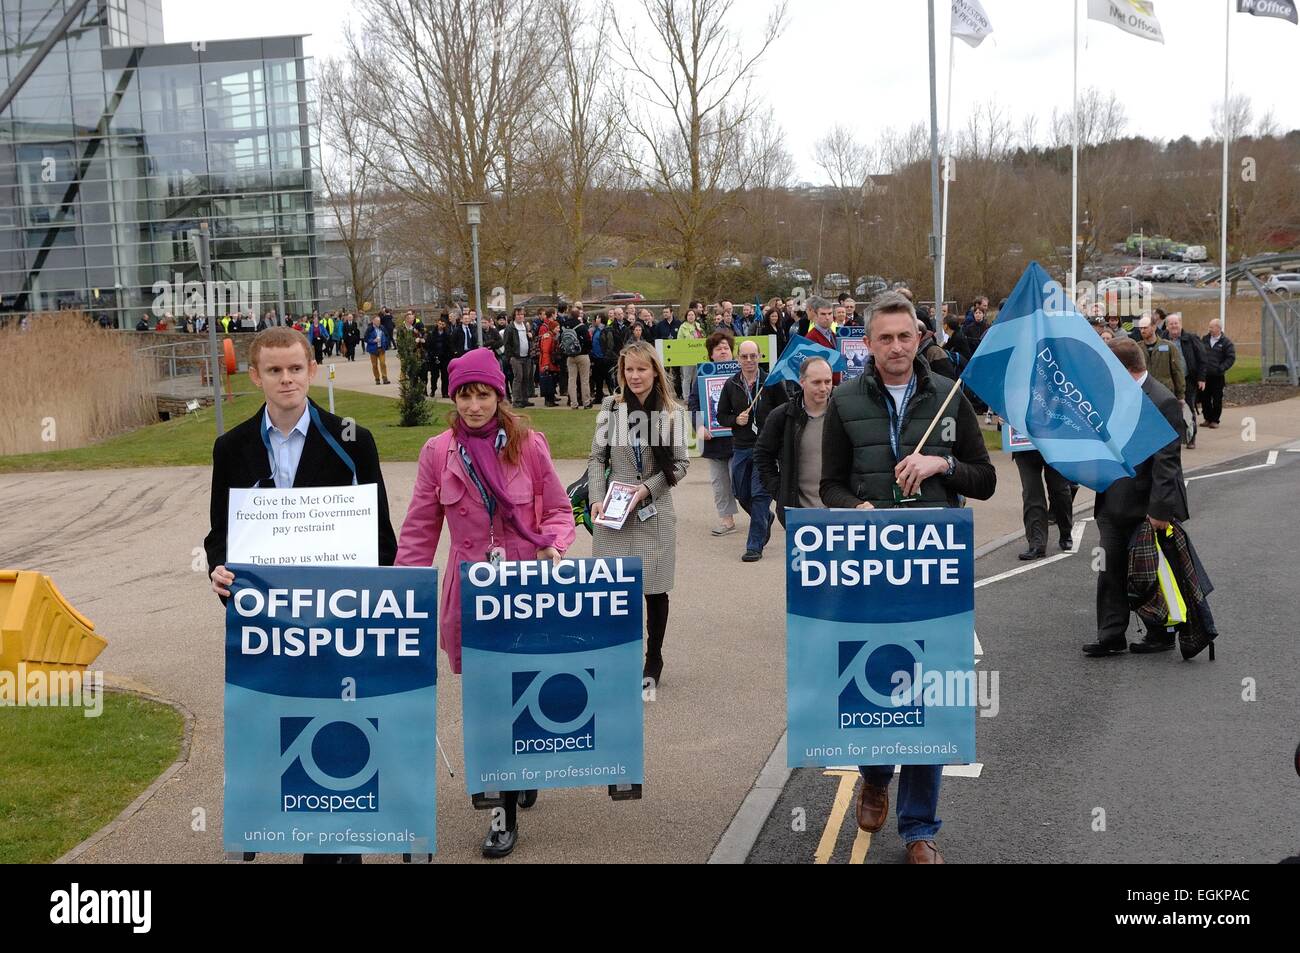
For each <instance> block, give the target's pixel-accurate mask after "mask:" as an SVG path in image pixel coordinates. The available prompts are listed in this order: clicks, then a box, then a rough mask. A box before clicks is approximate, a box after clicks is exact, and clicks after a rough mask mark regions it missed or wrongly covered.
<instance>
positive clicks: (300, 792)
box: [280, 718, 379, 814]
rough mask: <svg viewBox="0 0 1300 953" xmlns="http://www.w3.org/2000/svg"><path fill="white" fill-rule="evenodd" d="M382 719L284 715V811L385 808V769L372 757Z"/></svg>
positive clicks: (282, 735) (281, 750) (332, 812)
mask: <svg viewBox="0 0 1300 953" xmlns="http://www.w3.org/2000/svg"><path fill="white" fill-rule="evenodd" d="M378 735H379V719H378V718H360V719H357V720H356V721H346V720H339V721H335V720H331V719H329V718H281V719H280V798H281V808H280V809H281V810H282V811H285V812H289V813H295V814H297V813H304V814H335V813H371V812H374V811H378V810H379V768H378V767H377V766H375V765H374V764H373V763H372V761H373V757H374V750H375V743H376V741H377V739H378Z"/></svg>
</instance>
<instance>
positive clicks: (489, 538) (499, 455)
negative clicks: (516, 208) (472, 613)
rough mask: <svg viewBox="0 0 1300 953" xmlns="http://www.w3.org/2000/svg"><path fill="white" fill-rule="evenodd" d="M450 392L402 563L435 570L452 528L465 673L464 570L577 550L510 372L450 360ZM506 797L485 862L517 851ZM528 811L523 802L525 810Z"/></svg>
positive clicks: (448, 616) (454, 663) (455, 643)
mask: <svg viewBox="0 0 1300 953" xmlns="http://www.w3.org/2000/svg"><path fill="white" fill-rule="evenodd" d="M448 385H449V387H450V390H451V396H452V399H453V400H454V401H455V403H456V407H455V409H454V410H453V411H452V412H451V416H450V424H451V426H450V428H449V429H448V430H446V431H444V432H443V433H441V434H439V435H438V436H436V437H434V438H433V439H432V440H430V441H429V442H428V443H426V444H425V445H424V449H423V450H421V451H420V465H419V471H418V473H417V475H416V478H415V490H414V492H413V493H412V496H411V505H410V507H409V508H408V509H407V511H406V520H405V522H403V523H402V532H401V537H400V539H399V541H398V547H397V565H399V566H431V565H433V559H434V554H435V553H436V552H437V549H438V537H439V536H440V535H441V534H442V526H443V522H444V520H445V521H446V523H447V526H448V528H449V529H450V531H451V553H450V554H449V556H448V558H447V568H446V570H445V571H444V572H443V574H442V601H441V604H440V608H439V613H438V633H439V641H440V642H441V644H442V647H443V649H444V650H445V651H446V653H447V659H448V661H449V662H450V663H451V670H452V671H453V672H455V673H457V674H460V669H461V644H460V636H461V627H460V572H459V568H460V564H461V563H463V562H470V563H475V562H484V561H487V562H505V561H509V562H513V561H519V560H532V559H550V560H558V559H560V558H561V557H562V556H563V555H564V552H565V550H567V549H568V548H569V546H570V545H572V543H573V538H574V536H575V533H576V527H575V526H574V522H573V507H572V504H571V503H570V502H569V496H568V493H567V492H566V491H565V489H564V484H563V483H561V482H560V478H559V476H558V475H557V474H556V472H555V466H554V465H553V464H552V463H551V452H550V448H549V447H548V446H547V443H546V438H545V437H544V436H542V434H540V433H538V432H537V431H535V430H530V429H529V427H528V423H527V421H526V420H525V419H524V418H523V417H520V416H517V415H516V414H514V413H512V412H511V411H510V408H509V407H508V406H507V404H506V378H505V374H503V373H502V371H501V365H500V364H499V363H498V362H497V360H496V357H495V356H494V355H493V353H492V351H491V350H490V349H488V348H479V349H477V350H473V351H469V352H467V353H466V354H465V355H463V356H462V357H459V358H457V359H456V360H454V361H452V362H451V367H450V372H449V375H448ZM502 793H503V795H504V797H505V812H506V817H505V821H506V824H505V830H497V829H496V825H494V827H493V830H492V831H490V832H489V834H488V838H487V842H486V843H484V845H483V855H484V856H485V857H504V856H506V855H507V854H509V853H510V852H511V851H512V850H514V846H515V841H516V837H517V826H516V816H515V811H516V807H517V806H518V805H519V803H520V798H519V795H520V792H518V791H505V792H502ZM525 793H530V794H531V795H532V797H533V798H535V797H536V792H525ZM530 805H531V800H530V799H528V798H525V799H524V802H523V806H524V807H528V806H530Z"/></svg>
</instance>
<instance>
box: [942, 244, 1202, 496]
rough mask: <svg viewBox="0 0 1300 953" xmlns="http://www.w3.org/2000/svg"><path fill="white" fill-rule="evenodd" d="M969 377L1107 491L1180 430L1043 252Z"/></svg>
mask: <svg viewBox="0 0 1300 953" xmlns="http://www.w3.org/2000/svg"><path fill="white" fill-rule="evenodd" d="M962 380H963V381H964V382H965V383H966V384H967V386H969V387H970V388H971V389H972V390H974V391H975V393H977V394H979V395H980V397H982V398H983V399H984V401H985V403H987V404H988V405H989V406H990V407H991V408H993V410H994V411H995V412H996V413H997V414H998V415H999V416H1001V417H1002V419H1003V420H1005V421H1006V422H1007V423H1008V424H1010V425H1011V426H1012V427H1014V428H1015V429H1016V430H1017V431H1018V432H1020V433H1022V434H1025V435H1026V436H1028V437H1029V439H1030V440H1032V441H1033V444H1034V446H1035V447H1036V448H1037V449H1038V451H1039V452H1040V453H1041V454H1042V455H1043V459H1044V460H1046V461H1047V462H1048V463H1049V464H1050V465H1051V466H1052V467H1054V468H1055V469H1056V470H1057V471H1058V472H1059V473H1060V474H1061V475H1062V476H1064V477H1066V478H1067V479H1069V480H1072V481H1074V482H1076V483H1081V484H1083V485H1084V486H1086V487H1090V488H1091V489H1093V490H1096V491H1097V492H1098V493H1100V492H1102V491H1103V490H1105V489H1106V488H1107V487H1109V486H1110V485H1111V484H1112V483H1114V482H1115V481H1116V480H1118V479H1120V478H1122V477H1126V476H1128V477H1131V476H1133V475H1134V474H1135V472H1136V471H1135V468H1136V467H1137V466H1138V464H1140V463H1141V462H1142V461H1144V460H1146V459H1147V458H1148V457H1150V456H1151V455H1152V454H1153V453H1155V452H1156V451H1157V450H1159V449H1160V448H1161V447H1165V446H1167V445H1169V444H1170V443H1171V442H1173V441H1174V440H1176V439H1177V437H1178V435H1177V434H1175V433H1174V429H1173V428H1172V427H1170V426H1169V423H1168V421H1166V420H1165V418H1164V415H1163V414H1161V413H1160V411H1159V410H1157V409H1156V406H1155V404H1153V403H1152V402H1151V400H1150V399H1149V398H1148V397H1147V396H1146V394H1144V393H1143V392H1142V388H1141V387H1140V386H1139V385H1138V383H1137V382H1136V381H1134V380H1133V378H1132V377H1131V376H1130V375H1129V372H1128V371H1126V370H1125V369H1124V366H1123V365H1122V364H1120V362H1119V359H1118V358H1116V357H1115V355H1114V354H1113V353H1112V352H1111V350H1110V348H1109V347H1108V346H1107V344H1106V342H1105V341H1103V340H1102V339H1101V338H1100V337H1099V336H1098V335H1097V332H1096V331H1094V330H1093V329H1092V327H1091V326H1090V325H1089V324H1088V322H1087V321H1086V320H1085V319H1084V317H1083V315H1081V314H1079V312H1078V311H1076V310H1075V308H1074V306H1073V305H1071V304H1070V303H1069V301H1068V298H1067V296H1066V294H1065V293H1064V291H1063V289H1062V288H1061V286H1060V284H1059V283H1057V282H1054V281H1052V279H1051V278H1050V277H1049V276H1048V274H1047V272H1046V271H1044V270H1043V268H1042V267H1041V266H1040V265H1039V264H1038V262H1036V261H1033V262H1030V263H1029V267H1028V268H1026V269H1025V273H1024V274H1023V275H1021V276H1020V281H1019V282H1017V283H1016V287H1015V290H1014V291H1012V292H1011V297H1009V298H1007V303H1006V304H1005V305H1004V306H1003V308H1002V310H1001V311H999V312H998V317H997V320H996V321H994V322H993V324H992V325H991V326H990V327H989V329H988V331H987V333H985V335H984V339H983V340H982V341H981V342H980V346H979V348H978V349H976V351H975V354H974V355H973V356H972V357H971V360H970V363H969V364H968V365H967V366H966V370H965V371H964V372H963V373H962Z"/></svg>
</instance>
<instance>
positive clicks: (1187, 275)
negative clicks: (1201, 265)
mask: <svg viewBox="0 0 1300 953" xmlns="http://www.w3.org/2000/svg"><path fill="white" fill-rule="evenodd" d="M1196 269H1197V266H1196V265H1183V266H1182V267H1181V268H1175V269H1174V277H1173V280H1174V281H1180V282H1184V283H1185V282H1188V281H1191V280H1192V274H1193V273H1194V272H1195V271H1196Z"/></svg>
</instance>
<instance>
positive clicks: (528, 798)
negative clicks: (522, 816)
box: [519, 788, 537, 811]
mask: <svg viewBox="0 0 1300 953" xmlns="http://www.w3.org/2000/svg"><path fill="white" fill-rule="evenodd" d="M536 803H537V788H529V789H528V790H527V791H520V792H519V808H520V810H524V811H526V810H528V809H529V808H530V807H532V806H533V805H534V804H536Z"/></svg>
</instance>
